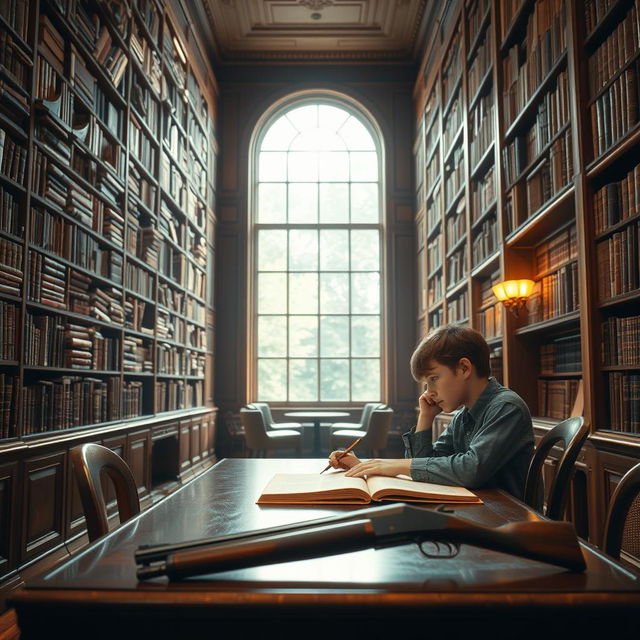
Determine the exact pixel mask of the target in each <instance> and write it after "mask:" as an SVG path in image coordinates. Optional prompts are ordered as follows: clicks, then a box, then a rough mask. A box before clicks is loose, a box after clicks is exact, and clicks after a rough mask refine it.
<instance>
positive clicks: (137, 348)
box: [122, 336, 153, 373]
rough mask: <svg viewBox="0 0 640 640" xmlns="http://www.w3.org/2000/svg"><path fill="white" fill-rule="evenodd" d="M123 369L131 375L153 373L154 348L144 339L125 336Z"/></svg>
mask: <svg viewBox="0 0 640 640" xmlns="http://www.w3.org/2000/svg"><path fill="white" fill-rule="evenodd" d="M123 346H124V349H123V362H122V368H123V370H124V371H125V372H129V373H150V372H152V371H153V346H152V344H151V343H150V342H149V341H147V340H145V339H144V338H139V337H137V336H125V337H124V341H123Z"/></svg>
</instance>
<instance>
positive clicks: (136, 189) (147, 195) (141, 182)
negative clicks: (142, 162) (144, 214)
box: [128, 164, 156, 211]
mask: <svg viewBox="0 0 640 640" xmlns="http://www.w3.org/2000/svg"><path fill="white" fill-rule="evenodd" d="M128 185H129V196H135V197H136V198H137V199H138V200H140V202H142V204H143V205H145V207H147V209H149V210H150V211H154V210H155V206H156V187H155V185H153V184H151V183H150V182H149V181H148V180H147V179H146V178H144V177H143V176H142V175H141V173H140V171H139V170H138V169H137V168H136V166H135V165H133V164H129V176H128ZM136 208H137V206H136V203H135V200H130V207H129V210H130V211H131V210H135V209H136Z"/></svg>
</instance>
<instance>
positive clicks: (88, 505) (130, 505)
mask: <svg viewBox="0 0 640 640" xmlns="http://www.w3.org/2000/svg"><path fill="white" fill-rule="evenodd" d="M70 455H71V460H72V462H73V469H74V474H75V477H76V481H77V483H78V491H79V492H80V499H81V501H82V508H83V509H84V515H85V518H86V520H87V531H88V533H89V540H91V541H93V540H95V539H96V538H99V537H100V536H103V535H104V534H105V533H108V532H109V521H108V520H107V507H106V504H105V499H104V494H103V492H102V483H101V476H102V474H103V473H105V474H106V475H107V476H108V477H109V478H110V479H111V480H112V482H113V485H114V487H115V491H116V500H117V502H118V513H119V514H120V522H121V523H122V522H125V521H126V520H129V518H132V517H133V516H135V515H136V513H140V500H139V499H138V490H137V487H136V482H135V480H134V478H133V474H132V473H131V469H129V467H128V466H127V463H126V462H125V461H124V460H123V459H122V458H121V457H120V456H119V455H118V454H117V453H115V452H113V451H111V449H108V448H107V447H103V446H102V445H99V444H95V443H86V444H81V445H79V446H77V447H74V448H73V449H71V451H70Z"/></svg>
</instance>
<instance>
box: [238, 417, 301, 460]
mask: <svg viewBox="0 0 640 640" xmlns="http://www.w3.org/2000/svg"><path fill="white" fill-rule="evenodd" d="M240 420H241V421H242V425H243V426H244V435H245V440H246V445H247V448H249V449H251V451H252V452H253V453H254V455H255V456H256V457H260V456H262V457H264V456H265V455H266V452H267V451H271V450H273V449H295V450H296V453H297V455H298V456H300V455H302V434H301V433H300V432H299V431H295V430H294V429H272V430H267V425H266V424H265V421H264V416H263V415H262V412H261V411H260V409H257V408H252V407H250V406H247V407H242V409H240Z"/></svg>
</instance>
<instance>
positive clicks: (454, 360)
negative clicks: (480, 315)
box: [411, 324, 490, 382]
mask: <svg viewBox="0 0 640 640" xmlns="http://www.w3.org/2000/svg"><path fill="white" fill-rule="evenodd" d="M460 358H468V359H469V361H470V362H471V364H473V366H474V367H475V368H476V372H477V374H478V375H479V376H480V377H481V378H486V377H489V373H490V365H489V345H488V344H487V341H486V340H485V339H484V337H483V336H482V334H481V333H479V332H478V331H476V330H475V329H471V328H469V327H461V326H459V325H453V324H449V325H444V326H442V327H438V328H437V329H434V330H433V331H431V332H430V333H428V334H427V335H426V336H425V337H424V338H422V340H421V341H420V343H419V344H418V346H417V347H416V349H415V351H414V352H413V355H412V356H411V375H412V376H413V378H414V380H416V381H417V382H419V381H420V380H422V379H423V378H425V377H426V375H427V371H428V369H429V365H430V364H431V362H432V361H435V362H438V363H439V364H443V365H446V366H447V367H449V368H450V369H451V370H452V371H453V370H455V368H456V367H457V366H458V363H459V362H460Z"/></svg>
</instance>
